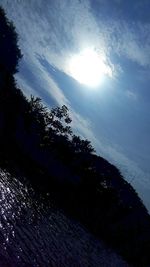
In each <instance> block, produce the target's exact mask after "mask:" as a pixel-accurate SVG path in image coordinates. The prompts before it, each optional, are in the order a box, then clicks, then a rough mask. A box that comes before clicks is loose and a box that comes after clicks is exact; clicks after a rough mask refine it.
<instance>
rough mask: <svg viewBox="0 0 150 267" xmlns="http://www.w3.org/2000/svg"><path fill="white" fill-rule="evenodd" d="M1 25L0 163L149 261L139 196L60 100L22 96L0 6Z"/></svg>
mask: <svg viewBox="0 0 150 267" xmlns="http://www.w3.org/2000/svg"><path fill="white" fill-rule="evenodd" d="M0 25H2V30H1V32H0V165H1V167H3V168H5V169H7V170H8V171H10V172H11V173H15V174H16V175H17V174H20V173H21V174H23V175H26V176H27V177H28V178H29V179H30V180H31V181H32V182H33V184H34V186H35V187H36V188H37V189H38V190H44V191H45V192H50V193H51V194H50V195H52V196H53V198H54V199H55V201H56V203H57V204H58V205H59V206H60V207H62V208H63V209H64V211H65V212H66V213H68V214H69V216H72V217H73V218H76V219H78V220H80V222H82V223H83V224H84V225H85V226H86V227H87V228H88V229H89V230H90V231H91V232H92V233H93V234H95V235H96V236H97V237H99V238H103V240H105V241H106V242H108V244H109V245H111V246H112V247H113V248H115V249H116V250H117V251H118V252H119V253H120V254H121V255H122V256H123V257H124V258H125V259H126V260H127V261H128V262H130V263H132V264H133V265H134V266H136V267H138V266H139V267H142V266H143V267H146V266H149V265H150V254H149V251H150V218H149V215H148V213H147V210H146V208H145V207H144V205H143V203H142V201H141V200H140V199H139V197H138V195H137V194H136V192H135V190H134V189H133V188H132V187H131V185H130V184H129V183H127V182H126V181H125V180H124V179H123V177H122V175H121V174H120V172H119V170H118V169H117V168H116V167H115V166H113V165H111V164H110V163H109V162H108V161H106V160H105V159H103V158H101V157H100V156H97V155H96V153H95V150H94V148H93V147H92V145H91V143H90V142H89V141H88V140H83V139H81V138H80V137H79V136H76V135H74V134H73V132H72V129H71V118H70V116H69V110H68V108H67V107H66V106H65V105H63V106H62V107H56V108H52V109H51V110H49V109H48V108H46V107H45V106H44V105H43V104H42V101H41V99H39V98H35V97H33V96H31V99H30V100H27V99H26V97H25V96H24V95H23V93H22V92H21V90H20V89H19V88H18V86H17V85H16V82H15V79H14V77H13V74H14V73H15V72H16V71H17V68H18V62H19V59H20V58H21V52H20V49H19V48H18V45H17V39H18V38H17V34H16V32H15V28H14V26H13V24H12V23H10V22H9V21H8V20H7V18H6V16H5V13H4V11H3V10H2V9H1V8H0ZM18 176H19V175H18Z"/></svg>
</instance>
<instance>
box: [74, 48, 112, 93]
mask: <svg viewBox="0 0 150 267" xmlns="http://www.w3.org/2000/svg"><path fill="white" fill-rule="evenodd" d="M108 72H110V70H109V67H108V66H107V65H106V63H105V62H104V60H103V59H102V58H101V57H100V56H99V55H98V53H97V52H96V51H94V50H92V49H85V50H83V51H82V52H81V53H80V54H78V55H75V56H74V57H73V58H72V59H71V61H70V74H71V76H72V77H73V78H74V79H76V80H77V81H78V82H80V83H81V84H84V85H87V86H89V87H92V88H93V87H97V86H98V85H100V84H101V82H102V80H103V78H104V75H105V74H108Z"/></svg>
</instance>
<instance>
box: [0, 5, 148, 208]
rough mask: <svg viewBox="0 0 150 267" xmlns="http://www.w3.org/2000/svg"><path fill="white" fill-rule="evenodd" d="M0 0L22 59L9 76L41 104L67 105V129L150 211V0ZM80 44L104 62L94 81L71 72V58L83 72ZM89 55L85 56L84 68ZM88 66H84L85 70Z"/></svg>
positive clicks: (89, 59) (82, 49) (82, 50)
mask: <svg viewBox="0 0 150 267" xmlns="http://www.w3.org/2000/svg"><path fill="white" fill-rule="evenodd" d="M0 5H2V6H3V7H4V9H5V11H6V14H7V16H8V18H9V19H11V20H12V21H13V22H14V25H15V27H16V30H17V32H18V35H19V46H20V48H21V50H22V54H23V59H22V60H21V62H20V65H19V73H18V74H17V75H16V79H17V81H18V84H19V86H20V88H22V90H23V91H24V93H25V95H26V96H27V97H29V96H30V95H31V94H32V95H35V96H39V97H40V98H42V100H43V102H44V103H45V104H46V105H47V106H48V107H52V106H56V105H59V106H61V105H63V104H65V105H67V106H68V108H69V110H70V114H71V117H72V119H73V122H72V127H73V129H74V131H75V132H76V133H77V134H79V135H81V136H82V137H84V138H87V139H89V140H90V141H91V142H92V144H93V146H94V147H95V148H96V151H97V153H98V154H99V155H101V156H103V157H105V158H106V159H107V160H109V161H110V162H111V163H113V164H115V165H116V166H117V167H118V168H119V169H120V170H121V172H122V174H123V175H124V177H125V179H126V180H127V181H128V182H130V183H131V184H132V185H133V187H134V188H135V190H136V191H137V193H138V194H139V196H140V197H141V198H142V200H143V202H144V204H145V205H146V207H147V208H148V210H149V211H150V197H149V196H150V141H149V137H150V108H149V107H150V88H149V84H150V75H149V74H150V16H149V12H150V1H149V0H132V1H131V0H126V1H124V0H72V1H71V0H55V1H54V0H31V1H25V0H13V1H12V0H0ZM87 49H90V50H91V51H93V53H95V55H96V56H98V60H99V62H101V65H99V66H101V67H100V68H99V69H101V71H102V70H103V71H102V79H101V81H100V83H99V84H98V85H97V86H95V87H94V88H93V87H91V86H88V84H83V83H81V81H79V79H76V76H77V75H75V73H74V71H73V70H72V65H70V64H71V62H72V60H74V59H76V62H77V67H76V68H77V69H76V71H79V70H80V72H82V62H81V61H80V60H81V58H84V56H83V54H84V52H85V51H87ZM77 59H79V61H78V60H77ZM88 61H89V62H91V58H90V57H88V56H87V57H86V62H84V64H83V66H84V68H86V66H87V65H88ZM96 64H97V62H96ZM96 64H95V65H96ZM89 66H90V63H89ZM80 68H81V69H80ZM99 69H98V71H99ZM95 72H96V69H94V73H95ZM90 73H92V68H91V67H89V69H88V73H85V74H86V77H88V76H89V78H90ZM99 74H100V73H98V75H99ZM78 75H79V74H78ZM86 77H85V78H86ZM78 78H79V77H78ZM80 78H81V77H80ZM80 80H81V79H80Z"/></svg>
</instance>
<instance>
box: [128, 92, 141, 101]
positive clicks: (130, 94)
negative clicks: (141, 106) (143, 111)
mask: <svg viewBox="0 0 150 267" xmlns="http://www.w3.org/2000/svg"><path fill="white" fill-rule="evenodd" d="M126 96H127V97H128V98H130V99H132V100H137V98H138V96H137V94H136V93H135V92H133V91H132V90H127V91H126Z"/></svg>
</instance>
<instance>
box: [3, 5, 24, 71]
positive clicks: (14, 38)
mask: <svg viewBox="0 0 150 267" xmlns="http://www.w3.org/2000/svg"><path fill="white" fill-rule="evenodd" d="M17 43H18V35H17V33H16V31H15V27H14V25H13V23H12V22H10V21H8V19H7V17H6V14H5V12H4V10H3V9H2V8H1V7H0V73H1V74H2V73H3V74H4V75H6V74H8V73H9V74H12V75H13V74H14V73H16V72H17V71H18V62H19V59H20V58H21V57H22V55H21V51H20V49H19V47H18V45H17Z"/></svg>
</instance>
